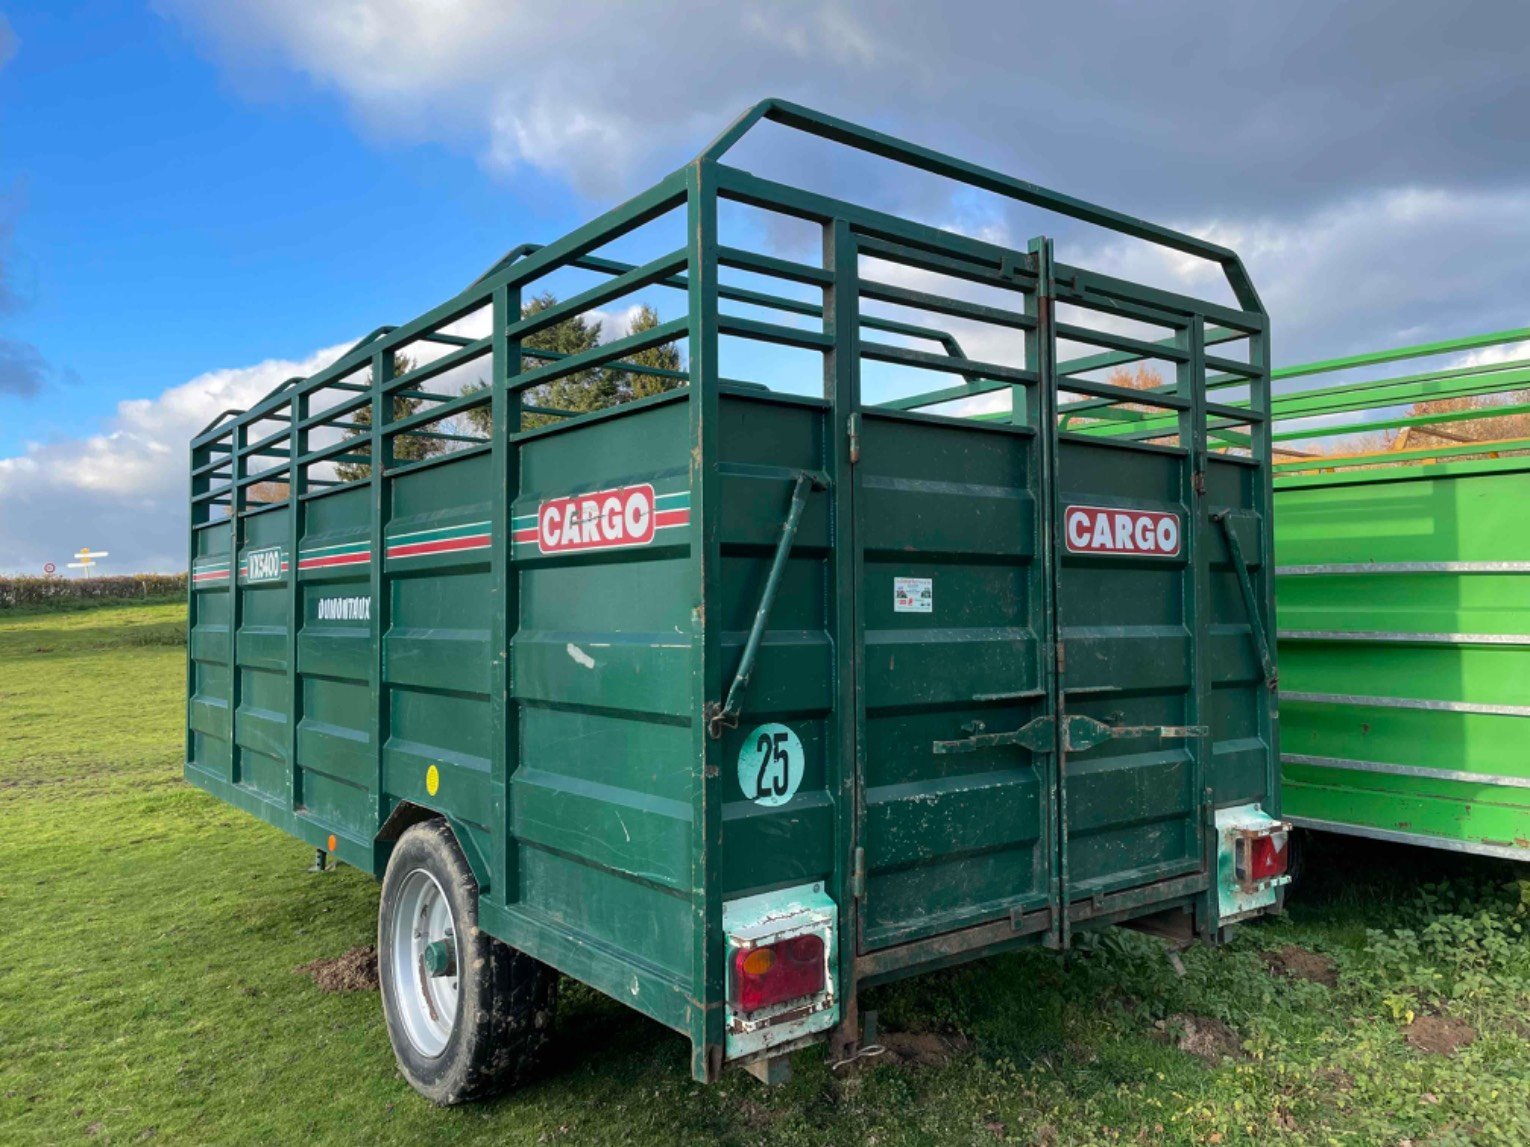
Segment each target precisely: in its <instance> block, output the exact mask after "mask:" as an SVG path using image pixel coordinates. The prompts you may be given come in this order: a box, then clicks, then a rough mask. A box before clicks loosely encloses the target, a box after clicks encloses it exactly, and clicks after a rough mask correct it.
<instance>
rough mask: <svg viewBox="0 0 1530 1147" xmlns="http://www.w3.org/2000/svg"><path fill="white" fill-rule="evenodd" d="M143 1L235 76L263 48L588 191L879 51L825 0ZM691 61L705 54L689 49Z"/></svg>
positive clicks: (368, 116)
mask: <svg viewBox="0 0 1530 1147" xmlns="http://www.w3.org/2000/svg"><path fill="white" fill-rule="evenodd" d="M155 7H156V8H158V9H159V10H160V11H161V12H163V13H165V14H166V15H169V16H171V17H173V18H175V19H177V20H179V21H181V22H182V23H184V24H185V25H187V26H188V27H190V28H191V29H193V31H194V32H195V33H196V35H197V36H198V37H199V38H200V39H201V40H202V41H203V42H205V43H207V44H209V45H210V46H211V47H212V48H213V50H214V52H215V53H216V54H217V56H218V57H219V59H220V60H221V61H222V62H223V63H224V64H225V65H227V66H228V67H229V69H230V70H231V72H232V73H233V74H234V75H235V76H236V77H237V78H238V79H240V80H242V81H244V82H247V83H250V84H252V86H254V85H258V82H259V72H260V68H261V66H262V65H266V66H267V67H269V66H270V65H275V66H276V67H278V68H286V69H290V70H294V71H297V72H299V73H302V74H304V75H306V76H307V77H309V79H310V80H312V81H313V82H314V83H316V84H318V85H320V86H322V87H326V88H330V89H332V90H335V91H337V92H339V93H340V94H341V95H342V96H344V97H345V98H346V99H347V100H348V101H349V103H350V105H351V107H352V108H353V110H354V111H355V112H356V114H357V115H358V116H359V117H360V119H361V120H362V122H363V123H364V124H365V125H366V126H367V127H368V129H369V130H370V131H372V132H373V133H374V134H375V135H377V136H379V137H383V138H388V139H401V140H403V141H405V142H417V141H420V140H431V141H445V142H447V143H449V144H453V145H458V146H462V147H464V148H467V149H469V150H472V151H474V152H475V153H476V154H478V155H479V156H480V158H481V159H482V160H483V161H484V162H485V164H486V165H488V166H489V167H491V168H493V169H497V170H500V171H509V170H513V169H515V168H517V167H519V166H520V165H522V164H526V165H529V166H532V167H535V168H539V169H541V170H544V171H548V172H551V173H554V174H556V175H559V176H561V177H566V178H568V179H569V180H570V181H572V182H573V183H574V184H575V185H576V186H577V187H578V188H580V189H581V190H583V191H586V192H588V193H591V194H594V195H598V196H601V197H609V196H610V195H612V194H616V193H619V192H621V191H624V190H625V191H630V190H632V189H633V188H634V187H636V186H639V185H640V184H641V183H642V182H644V181H647V180H648V179H650V178H651V177H652V176H653V175H654V174H656V173H658V172H660V171H662V170H664V169H665V168H666V167H669V166H673V164H674V162H675V161H676V160H677V159H679V158H683V155H684V154H685V153H686V152H688V151H692V150H694V149H695V147H696V146H697V144H698V141H699V140H704V139H705V138H707V136H708V135H709V134H710V133H711V132H715V131H716V130H717V129H718V127H719V126H720V124H719V122H718V121H719V118H720V117H723V116H726V115H729V114H735V113H737V112H738V111H741V110H742V109H743V107H744V106H745V105H747V104H748V103H750V102H752V101H754V100H756V99H758V98H760V96H761V95H763V94H768V93H766V92H765V91H763V90H761V85H762V84H767V85H768V83H769V81H770V77H772V76H773V75H774V76H783V75H785V76H795V75H798V74H800V72H801V69H802V67H803V65H804V64H807V65H810V66H814V67H824V68H829V67H832V68H835V69H840V70H842V71H843V72H844V73H845V77H846V78H847V79H848V78H850V77H853V76H855V75H857V74H862V73H864V72H865V71H866V70H867V69H869V68H870V67H872V65H874V64H878V63H882V62H885V58H886V54H885V53H883V52H882V51H880V50H879V44H878V39H877V36H876V34H875V32H874V30H873V23H872V21H871V20H869V19H866V18H863V17H860V16H857V15H855V14H853V13H852V12H851V11H850V10H849V9H848V7H846V6H845V5H843V4H839V3H828V4H823V5H819V6H816V7H814V8H808V7H805V6H804V7H802V8H798V9H792V10H774V11H772V12H770V13H769V14H768V15H767V14H763V13H759V12H755V11H752V10H751V9H750V7H749V6H748V5H745V4H653V5H644V6H642V7H638V6H613V5H610V4H607V3H601V2H600V0H563V2H560V3H558V4H547V3H533V2H528V0H430V2H420V0H347V2H345V3H343V4H314V3H312V0H265V2H263V3H260V4H252V3H223V4H215V5H208V4H205V3H201V2H199V0H156V3H155ZM701 62H704V63H705V65H706V66H704V67H702V66H698V64H699V63H701Z"/></svg>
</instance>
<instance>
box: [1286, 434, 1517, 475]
mask: <svg viewBox="0 0 1530 1147" xmlns="http://www.w3.org/2000/svg"><path fill="white" fill-rule="evenodd" d="M1430 433H1432V434H1440V433H1443V432H1442V431H1439V430H1434V429H1431V431H1430ZM1519 451H1530V438H1499V439H1493V440H1490V441H1487V442H1469V443H1468V442H1463V443H1461V444H1459V445H1450V446H1432V447H1430V448H1429V449H1427V450H1398V451H1396V452H1392V451H1386V450H1382V451H1377V452H1375V453H1372V454H1346V455H1343V456H1336V457H1324V456H1323V455H1321V454H1308V455H1303V456H1302V457H1299V458H1294V459H1292V460H1291V461H1289V462H1277V463H1275V472H1276V476H1277V477H1280V476H1281V475H1283V474H1290V475H1295V474H1301V473H1304V472H1305V471H1308V470H1321V471H1329V470H1348V469H1351V468H1353V467H1356V466H1386V465H1390V464H1392V463H1397V462H1414V461H1421V460H1429V461H1440V460H1443V459H1447V458H1463V457H1467V456H1469V455H1475V454H1489V455H1494V456H1496V455H1499V454H1510V453H1517V452H1519Z"/></svg>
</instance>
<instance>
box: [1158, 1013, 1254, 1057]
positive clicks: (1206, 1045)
mask: <svg viewBox="0 0 1530 1147" xmlns="http://www.w3.org/2000/svg"><path fill="white" fill-rule="evenodd" d="M1160 1024H1161V1025H1162V1030H1163V1031H1164V1033H1165V1034H1167V1035H1172V1033H1174V1032H1178V1033H1179V1034H1178V1036H1177V1038H1175V1039H1174V1046H1175V1047H1177V1048H1179V1050H1180V1051H1187V1052H1189V1053H1190V1054H1191V1055H1193V1056H1195V1057H1196V1058H1197V1059H1202V1060H1205V1061H1206V1062H1207V1063H1221V1062H1222V1059H1223V1057H1224V1056H1225V1057H1230V1058H1232V1059H1241V1058H1242V1056H1243V1041H1242V1040H1241V1039H1239V1038H1238V1033H1237V1032H1235V1031H1233V1030H1232V1028H1230V1027H1228V1026H1227V1025H1226V1024H1224V1023H1223V1022H1222V1021H1221V1020H1214V1019H1211V1018H1210V1017H1208V1016H1193V1015H1190V1014H1189V1013H1188V1012H1180V1013H1178V1014H1176V1015H1172V1016H1170V1017H1169V1018H1168V1019H1167V1020H1162V1021H1160Z"/></svg>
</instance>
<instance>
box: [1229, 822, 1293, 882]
mask: <svg viewBox="0 0 1530 1147" xmlns="http://www.w3.org/2000/svg"><path fill="white" fill-rule="evenodd" d="M1289 840H1290V834H1289V833H1288V832H1287V831H1286V830H1285V829H1284V828H1280V829H1276V830H1275V831H1273V832H1262V833H1257V834H1256V833H1248V834H1246V835H1245V836H1243V837H1242V838H1241V839H1240V840H1239V841H1238V848H1237V854H1236V858H1235V859H1236V863H1237V872H1236V875H1237V878H1238V883H1239V884H1241V885H1243V886H1244V887H1245V888H1247V887H1252V886H1253V885H1257V884H1262V883H1264V882H1265V881H1267V880H1273V879H1275V877H1277V876H1284V875H1285V873H1286V862H1287V860H1288V859H1289V857H1290V849H1289V848H1288V847H1287V845H1288V843H1289Z"/></svg>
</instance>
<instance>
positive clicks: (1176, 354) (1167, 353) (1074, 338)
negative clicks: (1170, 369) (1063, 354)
mask: <svg viewBox="0 0 1530 1147" xmlns="http://www.w3.org/2000/svg"><path fill="white" fill-rule="evenodd" d="M1057 337H1058V338H1062V339H1068V340H1069V341H1070V342H1077V343H1087V344H1089V345H1090V346H1098V347H1104V348H1105V349H1107V350H1118V351H1126V352H1128V353H1131V354H1137V355H1140V356H1141V357H1142V358H1161V359H1165V360H1167V361H1169V362H1183V361H1184V359H1185V351H1184V350H1182V349H1180V348H1177V347H1173V346H1165V345H1164V344H1162V343H1151V342H1147V341H1145V340H1143V339H1134V338H1128V337H1127V336H1126V335H1118V334H1112V333H1111V332H1110V331H1099V330H1095V329H1093V328H1092V327H1081V326H1079V325H1078V324H1077V323H1058V324H1057ZM1137 393H1138V394H1143V393H1146V392H1145V391H1138V392H1137Z"/></svg>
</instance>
